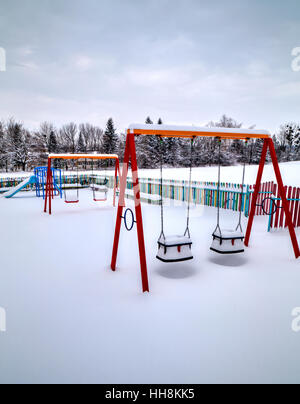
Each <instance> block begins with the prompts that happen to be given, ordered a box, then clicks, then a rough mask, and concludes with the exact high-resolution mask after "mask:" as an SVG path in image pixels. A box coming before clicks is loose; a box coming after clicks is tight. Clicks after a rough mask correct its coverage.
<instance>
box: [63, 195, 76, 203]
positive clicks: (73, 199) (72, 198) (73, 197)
mask: <svg viewBox="0 0 300 404" xmlns="http://www.w3.org/2000/svg"><path fill="white" fill-rule="evenodd" d="M78 202H79V199H78V195H77V194H69V195H67V196H66V199H65V203H78Z"/></svg>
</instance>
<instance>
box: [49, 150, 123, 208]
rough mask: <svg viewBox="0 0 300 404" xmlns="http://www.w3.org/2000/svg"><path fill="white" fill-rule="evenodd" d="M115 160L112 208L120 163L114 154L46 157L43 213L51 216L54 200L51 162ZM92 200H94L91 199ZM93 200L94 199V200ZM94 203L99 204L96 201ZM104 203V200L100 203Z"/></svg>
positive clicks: (50, 155)
mask: <svg viewBox="0 0 300 404" xmlns="http://www.w3.org/2000/svg"><path fill="white" fill-rule="evenodd" d="M58 159H62V160H82V159H84V160H85V159H86V160H115V181H114V197H113V206H114V207H115V206H116V194H117V187H118V176H119V177H120V175H121V174H120V163H119V157H118V156H117V155H116V154H49V156H48V169H47V181H46V196H45V205H44V212H45V213H47V210H48V211H49V215H51V214H52V199H54V186H53V176H52V170H51V166H52V160H58ZM93 199H94V198H93ZM94 200H95V199H94ZM78 202H79V201H74V202H71V201H66V203H70V204H72V203H78ZM96 202H100V200H99V201H96ZM102 202H104V200H103V201H102Z"/></svg>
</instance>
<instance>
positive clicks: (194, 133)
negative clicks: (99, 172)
mask: <svg viewBox="0 0 300 404" xmlns="http://www.w3.org/2000/svg"><path fill="white" fill-rule="evenodd" d="M149 126H150V125H149ZM149 126H148V127H149ZM136 135H138V136H139V135H156V136H161V137H178V138H195V137H198V136H199V137H203V136H205V137H217V138H222V139H241V140H243V139H244V140H246V139H251V138H252V139H264V146H263V150H262V156H261V160H260V164H259V170H258V175H257V180H256V185H255V190H254V195H253V199H252V205H251V211H250V216H249V221H248V227H247V232H246V238H245V245H246V246H248V245H249V241H250V236H251V230H252V224H253V220H254V215H255V208H256V205H257V198H258V193H259V190H260V186H261V179H262V174H263V169H264V165H265V162H266V156H267V152H268V150H269V152H270V155H271V159H272V163H273V167H274V171H275V175H276V178H277V182H278V188H279V192H280V197H281V199H282V207H283V209H284V211H285V214H286V219H287V224H288V228H289V232H290V237H291V241H292V244H293V248H294V253H295V257H296V258H298V257H299V256H300V250H299V245H298V241H297V237H296V233H295V228H294V225H293V222H292V217H291V213H290V210H289V202H288V201H287V197H286V193H285V190H284V185H283V181H282V177H281V173H280V169H279V164H278V159H277V156H276V151H275V148H274V144H273V141H272V138H271V136H270V134H269V133H268V132H266V131H261V133H260V131H250V130H249V131H248V130H245V131H243V130H242V129H235V130H233V129H228V130H224V129H220V130H218V129H213V130H209V129H206V128H203V130H201V129H200V128H199V129H198V130H193V127H191V128H190V130H180V129H179V130H174V128H172V129H163V127H161V129H158V128H157V127H155V128H151V127H150V128H149V129H147V128H144V127H140V128H139V125H137V127H133V128H130V129H128V130H127V139H126V146H125V154H124V164H123V172H122V175H121V182H120V197H119V204H118V213H117V219H116V227H115V237H114V244H113V251H112V260H111V269H112V270H113V271H115V270H116V263H117V256H118V247H119V239H120V231H121V223H122V216H123V208H124V207H125V190H126V182H127V175H128V165H129V163H130V161H131V168H132V175H133V190H134V200H135V213H136V223H137V236H138V245H139V255H140V268H141V278H142V289H143V292H149V281H148V272H147V262H146V253H145V240H144V230H143V219H142V209H141V198H140V186H139V178H138V166H137V158H136V146H135V136H136ZM50 171H51V170H50Z"/></svg>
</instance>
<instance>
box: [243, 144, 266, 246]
mask: <svg viewBox="0 0 300 404" xmlns="http://www.w3.org/2000/svg"><path fill="white" fill-rule="evenodd" d="M267 151H268V141H267V140H265V141H264V145H263V149H262V153H261V159H260V163H259V168H258V173H257V179H256V184H255V187H254V192H253V196H252V201H251V209H250V215H249V220H248V227H247V231H246V237H245V245H246V246H247V247H248V245H249V240H250V235H251V230H252V225H253V219H254V215H255V211H256V204H257V198H258V193H259V189H260V184H261V179H262V175H263V171H264V166H265V162H266V157H267Z"/></svg>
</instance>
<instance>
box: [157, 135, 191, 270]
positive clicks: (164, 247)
mask: <svg viewBox="0 0 300 404" xmlns="http://www.w3.org/2000/svg"><path fill="white" fill-rule="evenodd" d="M160 140H161V145H162V139H160ZM192 164H193V139H192V141H191V165H190V179H189V197H188V211H187V227H186V230H185V233H184V235H183V236H180V235H175V236H174V235H173V236H172V235H170V236H165V233H164V207H163V176H162V173H163V157H162V150H161V183H160V196H161V234H160V236H159V239H158V242H157V244H158V252H157V255H156V258H157V259H158V260H160V261H162V262H165V263H174V262H183V261H189V260H192V259H193V258H194V257H193V254H192V244H193V242H192V239H191V235H190V230H189V220H190V203H191V183H192Z"/></svg>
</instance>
